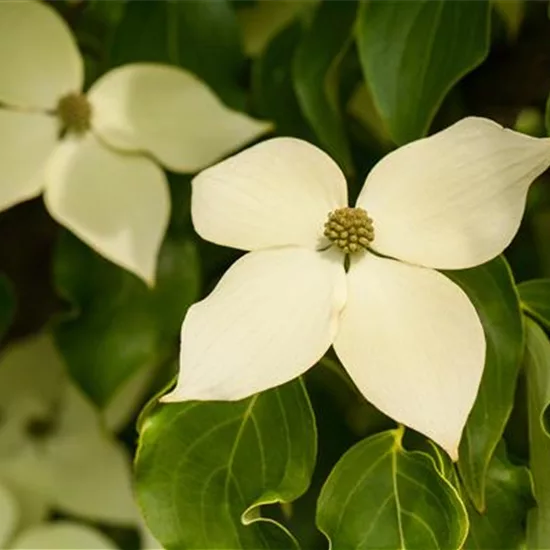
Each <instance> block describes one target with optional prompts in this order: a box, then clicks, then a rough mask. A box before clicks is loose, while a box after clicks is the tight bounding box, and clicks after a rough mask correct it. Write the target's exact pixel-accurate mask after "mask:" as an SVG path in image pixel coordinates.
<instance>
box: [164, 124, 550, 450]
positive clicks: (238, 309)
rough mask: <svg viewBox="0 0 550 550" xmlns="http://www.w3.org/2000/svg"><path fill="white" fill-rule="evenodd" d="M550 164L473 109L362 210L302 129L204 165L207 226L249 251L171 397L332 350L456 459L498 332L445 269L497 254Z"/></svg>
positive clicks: (371, 186) (402, 162)
mask: <svg viewBox="0 0 550 550" xmlns="http://www.w3.org/2000/svg"><path fill="white" fill-rule="evenodd" d="M549 165H550V140H548V139H535V138H531V137H528V136H524V135H522V134H518V133H516V132H513V131H510V130H507V129H503V128H502V127H501V126H499V125H498V124H496V123H495V122H492V121H490V120H486V119H482V118H466V119H463V120H461V121H459V122H457V123H456V124H454V125H453V126H451V127H449V128H447V129H446V130H444V131H442V132H439V133H437V134H435V135H433V136H431V137H428V138H425V139H421V140H419V141H416V142H413V143H410V144H408V145H406V146H404V147H401V148H400V149H397V150H396V151H394V152H392V153H390V154H389V155H387V156H386V157H385V158H383V159H382V160H381V161H380V162H379V163H378V164H377V165H376V166H375V167H374V169H373V170H372V171H371V173H370V174H369V176H368V177H367V179H366V182H365V185H364V187H363V189H362V191H361V193H360V194H359V197H358V199H357V202H356V205H355V207H354V208H348V206H347V204H348V201H347V189H346V181H345V178H344V175H343V174H342V172H341V171H340V169H339V168H338V166H337V165H336V164H335V163H334V161H333V160H332V159H331V158H330V157H328V156H327V155H326V154H325V153H324V152H322V151H321V150H319V149H317V148H316V147H314V146H313V145H310V144H308V143H306V142H304V141H300V140H297V139H292V138H276V139H271V140H268V141H265V142H263V143H260V144H258V145H255V146H253V147H251V148H249V149H247V150H245V151H243V152H241V153H239V154H237V155H235V156H233V157H231V158H229V159H227V160H225V161H223V162H221V163H219V164H217V165H215V166H213V167H211V168H208V169H206V170H205V171H204V172H202V173H200V174H199V175H198V176H196V177H195V179H194V181H193V194H192V216H193V222H194V225H195V228H196V230H197V232H198V233H199V234H200V235H201V236H202V237H203V238H205V239H207V240H209V241H212V242H214V243H217V244H221V245H225V246H231V247H234V248H239V249H242V250H248V251H250V252H249V253H248V254H245V255H244V256H243V257H242V258H240V259H239V260H238V261H237V262H236V263H235V264H234V265H233V266H232V267H231V268H230V269H229V270H228V272H227V273H226V274H225V275H224V276H223V277H222V279H221V280H220V282H219V283H218V285H217V286H216V288H215V289H214V290H213V292H212V293H211V294H210V295H209V296H208V297H207V298H206V299H204V300H203V301H201V302H199V303H197V304H195V305H194V306H192V307H191V308H190V309H189V311H188V312H187V315H186V317H185V320H184V322H183V327H182V333H181V355H180V373H179V378H178V382H177V385H176V387H175V389H174V390H173V391H172V392H171V393H170V394H168V395H166V396H165V397H164V401H165V402H172V401H181V400H189V399H198V400H210V399H222V400H236V399H241V398H244V397H246V396H249V395H252V394H254V393H256V392H260V391H263V390H266V389H268V388H272V387H274V386H278V385H280V384H283V383H285V382H287V381H289V380H291V379H293V378H295V377H297V376H299V375H301V374H302V373H303V372H304V371H306V370H307V369H309V368H310V367H311V366H312V365H314V364H315V363H316V362H317V361H318V360H319V359H320V358H321V357H322V356H323V355H324V353H325V352H326V351H327V349H328V348H329V346H330V345H331V344H332V345H333V346H334V349H335V351H336V354H337V355H338V357H339V358H340V360H341V362H342V364H343V366H344V367H345V369H346V370H347V371H348V373H349V375H350V376H351V378H352V379H353V380H354V382H355V384H356V385H357V387H358V389H359V390H360V391H361V392H362V394H363V395H364V396H365V397H366V398H367V399H368V400H369V401H371V402H372V403H373V404H374V405H375V406H376V407H378V408H379V409H380V410H381V411H383V412H384V413H386V414H387V415H389V416H391V417H392V418H394V419H395V420H397V421H399V422H401V423H404V424H406V425H407V426H410V427H412V428H414V429H416V430H418V431H420V432H422V433H423V434H425V435H427V436H429V437H431V438H432V439H434V440H435V441H436V442H437V443H439V444H440V445H441V446H442V447H443V448H444V449H445V450H446V451H447V452H448V453H449V455H450V456H451V457H452V458H453V459H456V458H457V454H458V443H459V440H460V436H461V432H462V430H463V427H464V424H465V422H466V419H467V416H468V413H469V411H470V409H471V407H472V405H473V403H474V399H475V397H476V393H477V390H478V387H479V383H480V379H481V375H482V371H483V366H484V359H485V338H484V333H483V328H482V326H481V322H480V320H479V317H478V315H477V313H476V310H475V309H474V307H473V305H472V303H471V302H470V300H469V299H468V297H467V296H466V294H465V293H464V292H463V291H462V289H461V288H460V287H459V286H457V285H456V284H455V283H453V282H452V281H451V280H450V279H448V278H447V277H446V276H445V275H444V274H442V273H440V272H438V271H436V269H463V268H469V267H473V266H477V265H480V264H482V263H484V262H487V261H488V260H490V259H491V258H494V257H495V256H497V255H498V254H500V253H501V252H502V251H503V250H504V248H505V247H506V246H507V245H508V244H509V243H510V241H511V240H512V238H513V236H514V235H515V233H516V231H517V229H518V227H519V224H520V220H521V217H522V214H523V210H524V207H525V200H526V194H527V190H528V188H529V185H530V184H531V183H532V181H533V180H534V179H535V178H536V177H537V176H538V175H539V174H541V173H542V172H543V171H544V170H545V169H546V168H547V167H548V166H549ZM348 263H349V265H348Z"/></svg>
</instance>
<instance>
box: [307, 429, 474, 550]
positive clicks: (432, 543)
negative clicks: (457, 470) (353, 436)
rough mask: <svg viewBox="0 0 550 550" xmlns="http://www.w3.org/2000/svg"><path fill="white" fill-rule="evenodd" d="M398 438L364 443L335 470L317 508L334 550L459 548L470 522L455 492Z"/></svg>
mask: <svg viewBox="0 0 550 550" xmlns="http://www.w3.org/2000/svg"><path fill="white" fill-rule="evenodd" d="M402 434H403V430H402V429H398V430H392V431H387V432H383V433H380V434H377V435H374V436H372V437H369V438H367V439H364V440H363V441H361V442H360V443H358V444H357V445H355V446H354V447H352V448H351V449H350V450H349V451H348V452H347V453H346V454H345V455H344V456H343V457H342V458H341V459H340V460H339V462H338V463H337V464H336V466H335V467H334V470H333V471H332V472H331V474H330V476H329V477H328V479H327V481H326V483H325V485H324V487H323V490H322V491H321V495H320V497H319V501H318V505H317V525H318V526H319V528H320V529H321V530H322V531H323V533H325V535H326V536H327V537H328V539H329V540H330V543H331V547H332V548H335V549H339V550H340V549H342V550H343V549H348V548H349V549H351V548H353V549H354V550H366V549H371V548H372V549H380V548H409V549H413V548H418V549H422V550H428V549H431V548H441V549H448V548H460V547H461V545H462V543H463V542H464V539H465V538H466V533H467V529H468V520H467V517H466V510H465V508H464V505H463V503H462V501H461V500H460V498H459V496H458V493H457V491H456V490H455V489H454V487H453V486H452V485H451V484H450V483H449V482H448V481H447V480H446V479H445V478H443V477H442V476H441V475H440V474H439V473H438V471H437V470H436V467H435V463H434V461H433V459H432V458H431V457H430V456H428V455H427V454H425V453H422V452H418V451H413V452H408V451H405V450H404V449H403V447H402V446H401V437H402Z"/></svg>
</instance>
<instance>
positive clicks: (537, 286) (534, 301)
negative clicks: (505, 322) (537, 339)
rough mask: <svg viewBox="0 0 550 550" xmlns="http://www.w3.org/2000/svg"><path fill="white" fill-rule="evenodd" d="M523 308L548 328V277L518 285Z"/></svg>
mask: <svg viewBox="0 0 550 550" xmlns="http://www.w3.org/2000/svg"><path fill="white" fill-rule="evenodd" d="M518 290H519V296H520V298H521V305H522V306H523V309H524V310H525V311H526V313H528V314H529V315H530V316H531V317H533V318H534V319H536V320H537V321H538V322H539V323H541V324H542V325H543V326H544V327H545V328H546V329H547V330H550V279H535V280H533V281H526V282H524V283H521V284H520V285H518Z"/></svg>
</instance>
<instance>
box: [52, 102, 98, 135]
mask: <svg viewBox="0 0 550 550" xmlns="http://www.w3.org/2000/svg"><path fill="white" fill-rule="evenodd" d="M56 113H57V116H59V118H60V120H61V131H62V132H63V133H65V132H69V133H73V134H79V135H80V134H83V133H84V132H86V131H88V130H89V129H90V122H91V118H92V106H91V105H90V102H89V101H88V100H87V98H86V96H85V95H82V94H74V93H72V94H67V95H66V96H63V97H62V98H61V99H60V100H59V103H58V104H57V110H56Z"/></svg>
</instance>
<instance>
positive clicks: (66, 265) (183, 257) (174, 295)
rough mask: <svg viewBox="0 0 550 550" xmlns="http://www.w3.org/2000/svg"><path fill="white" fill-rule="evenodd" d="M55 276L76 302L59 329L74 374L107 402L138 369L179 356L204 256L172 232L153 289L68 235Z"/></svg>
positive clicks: (62, 290)
mask: <svg viewBox="0 0 550 550" xmlns="http://www.w3.org/2000/svg"><path fill="white" fill-rule="evenodd" d="M54 279H55V284H56V287H57V288H58V292H59V294H60V295H61V296H63V297H64V298H66V299H67V300H68V301H69V302H70V303H71V304H72V305H73V311H72V312H71V313H69V314H67V315H65V316H63V317H62V318H61V320H60V322H59V323H58V324H57V326H56V327H55V330H54V332H55V339H56V344H57V345H58V347H59V350H60V352H61V354H62V355H63V357H64V359H65V361H66V363H67V366H68V368H69V371H70V373H71V376H72V378H73V379H74V380H75V381H76V382H77V383H78V384H79V385H80V386H81V388H82V389H83V390H84V392H85V393H86V394H88V395H89V396H90V397H91V398H92V400H94V401H95V402H96V403H97V404H98V405H100V406H104V405H106V404H107V403H108V402H109V401H110V400H111V399H112V398H113V397H114V394H115V393H116V392H117V390H119V389H120V388H121V387H122V385H123V384H124V383H125V382H126V381H128V380H129V379H130V378H131V377H132V375H134V374H135V373H136V372H138V371H139V370H141V369H143V368H153V367H155V366H158V365H159V364H160V363H162V362H164V361H166V360H168V359H169V358H171V357H173V356H174V355H175V354H176V349H177V342H178V337H179V332H180V328H181V322H182V320H183V316H184V315H185V311H186V310H187V308H188V307H189V306H190V305H191V304H192V303H193V302H194V301H195V300H196V299H197V298H198V292H199V261H198V257H197V252H196V249H195V245H194V244H193V243H192V242H191V241H189V240H188V239H187V238H186V237H182V236H175V235H173V234H170V233H169V235H168V236H167V237H166V239H165V242H164V244H163V246H162V249H161V253H160V258H159V265H158V272H157V282H156V286H155V287H154V288H153V289H149V288H148V287H147V286H146V285H145V284H144V283H143V282H142V281H140V280H139V279H137V278H136V277H135V276H134V275H132V274H130V273H128V272H126V271H124V270H122V269H120V268H119V267H117V266H115V265H114V264H112V263H110V262H108V261H107V260H105V259H104V258H102V257H100V256H98V255H97V254H95V253H94V252H93V250H91V249H90V248H88V247H87V246H85V245H84V244H82V243H81V242H80V241H79V240H77V239H76V237H74V236H72V235H71V234H69V233H65V234H64V235H63V236H62V238H61V241H60V243H59V246H58V249H57V251H56V254H55V257H54Z"/></svg>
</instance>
